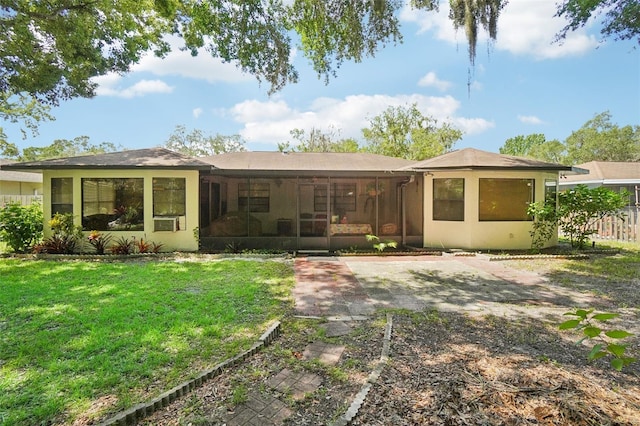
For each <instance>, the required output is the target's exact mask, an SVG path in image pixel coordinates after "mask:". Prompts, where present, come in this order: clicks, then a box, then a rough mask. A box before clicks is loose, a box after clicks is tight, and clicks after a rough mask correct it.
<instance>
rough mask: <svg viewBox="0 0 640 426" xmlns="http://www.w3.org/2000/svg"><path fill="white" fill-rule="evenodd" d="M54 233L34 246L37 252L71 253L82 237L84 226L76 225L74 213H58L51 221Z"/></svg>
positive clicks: (50, 224)
mask: <svg viewBox="0 0 640 426" xmlns="http://www.w3.org/2000/svg"><path fill="white" fill-rule="evenodd" d="M49 226H50V227H51V232H52V235H51V236H50V237H48V238H45V239H44V241H43V242H42V243H41V244H38V245H37V246H35V247H34V251H35V252H36V253H52V254H71V253H73V252H75V251H76V248H78V243H79V242H80V241H81V239H82V227H80V226H77V225H74V223H73V214H71V213H56V214H55V215H54V216H53V218H52V219H51V220H50V221H49Z"/></svg>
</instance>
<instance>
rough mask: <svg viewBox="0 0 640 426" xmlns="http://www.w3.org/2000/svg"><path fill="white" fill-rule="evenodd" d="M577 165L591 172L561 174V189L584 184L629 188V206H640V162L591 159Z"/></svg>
mask: <svg viewBox="0 0 640 426" xmlns="http://www.w3.org/2000/svg"><path fill="white" fill-rule="evenodd" d="M576 167H579V168H581V169H586V170H588V171H589V174H581V175H569V176H561V179H560V182H559V190H560V191H564V190H565V189H572V188H575V187H576V185H578V184H583V185H586V186H588V187H589V188H596V187H599V186H603V187H605V188H609V189H612V190H614V191H622V190H627V191H628V192H629V194H630V196H629V207H630V208H631V207H636V206H640V162H620V161H590V162H588V163H584V164H578V165H577V166H576Z"/></svg>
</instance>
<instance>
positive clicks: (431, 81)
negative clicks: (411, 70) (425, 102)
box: [418, 71, 452, 92]
mask: <svg viewBox="0 0 640 426" xmlns="http://www.w3.org/2000/svg"><path fill="white" fill-rule="evenodd" d="M418 86H422V87H435V88H436V89H438V90H440V91H441V92H445V91H447V90H448V89H449V88H450V87H451V86H452V83H451V82H450V81H445V80H440V79H439V78H438V76H437V75H436V73H435V72H433V71H431V72H429V73H427V74H426V75H425V76H424V77H422V78H421V79H420V80H419V81H418Z"/></svg>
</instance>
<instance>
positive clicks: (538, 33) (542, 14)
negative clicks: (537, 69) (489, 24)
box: [400, 0, 598, 59]
mask: <svg viewBox="0 0 640 426" xmlns="http://www.w3.org/2000/svg"><path fill="white" fill-rule="evenodd" d="M555 14H556V0H517V1H511V2H509V3H507V5H506V6H505V8H504V9H503V10H502V13H501V14H500V17H499V19H498V38H497V42H496V44H495V46H494V47H495V49H496V50H503V51H507V52H510V53H512V54H514V55H528V56H532V57H534V58H535V59H553V58H559V57H566V56H575V55H580V54H583V53H585V52H587V51H589V50H592V49H593V48H594V47H595V46H597V44H598V42H597V39H596V37H595V36H593V35H589V34H587V31H586V30H585V29H584V28H580V29H578V30H576V31H573V32H570V33H568V34H567V38H566V40H565V41H564V42H563V43H554V42H553V40H554V38H555V35H556V34H557V33H558V32H559V31H560V30H561V29H562V28H563V27H564V26H565V24H566V22H565V20H564V19H563V18H558V17H555ZM448 15H449V2H448V1H443V2H441V4H440V12H438V13H435V12H425V11H416V10H412V9H411V8H410V7H409V6H408V5H406V6H405V7H404V8H403V10H402V12H401V13H400V19H402V20H403V21H406V22H413V23H415V24H417V25H418V28H419V29H418V33H419V34H420V33H425V32H433V33H434V35H435V37H436V38H437V39H438V40H443V41H446V42H450V43H460V42H463V43H464V44H465V45H466V39H465V36H464V31H463V30H460V31H458V32H456V31H455V30H454V28H453V23H452V22H451V20H450V19H449V18H448ZM478 36H479V37H478V43H479V44H480V43H486V42H487V39H488V37H487V34H486V33H485V32H484V31H483V30H481V31H480V32H479V34H478Z"/></svg>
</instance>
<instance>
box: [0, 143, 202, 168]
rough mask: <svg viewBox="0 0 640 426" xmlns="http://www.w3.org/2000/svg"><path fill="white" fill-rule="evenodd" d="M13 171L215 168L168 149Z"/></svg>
mask: <svg viewBox="0 0 640 426" xmlns="http://www.w3.org/2000/svg"><path fill="white" fill-rule="evenodd" d="M2 168H3V169H7V168H8V169H12V170H42V169H73V168H85V169H96V168H111V169H138V168H146V169H163V168H178V169H210V168H211V165H210V164H208V163H206V162H203V161H201V160H199V159H197V158H193V157H189V156H186V155H182V154H179V153H177V152H173V151H170V150H168V149H165V148H148V149H135V150H131V151H122V152H109V153H106V154H94V155H82V156H78V157H67V158H56V159H52V160H43V161H31V162H26V163H15V164H12V165H9V166H2Z"/></svg>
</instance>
